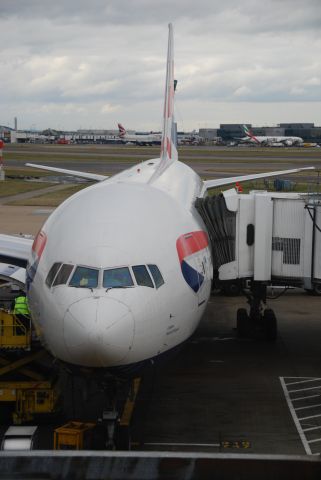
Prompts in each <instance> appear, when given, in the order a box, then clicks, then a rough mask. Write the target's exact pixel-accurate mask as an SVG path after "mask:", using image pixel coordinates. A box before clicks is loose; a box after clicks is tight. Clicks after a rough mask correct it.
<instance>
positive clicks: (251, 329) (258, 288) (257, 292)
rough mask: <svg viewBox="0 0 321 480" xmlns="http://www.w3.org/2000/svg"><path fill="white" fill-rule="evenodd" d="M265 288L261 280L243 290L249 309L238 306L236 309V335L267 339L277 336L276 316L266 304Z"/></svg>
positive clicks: (272, 339) (270, 339)
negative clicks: (245, 290) (248, 288)
mask: <svg viewBox="0 0 321 480" xmlns="http://www.w3.org/2000/svg"><path fill="white" fill-rule="evenodd" d="M266 288H267V285H266V284H265V283H263V282H254V281H252V282H251V284H250V290H249V292H245V295H246V297H247V301H248V304H249V305H250V310H249V312H247V310H246V309H245V308H239V309H238V311H237V326H236V328H237V335H238V337H240V338H242V337H263V338H265V339H266V340H268V341H271V342H273V341H275V340H276V338H277V321H276V316H275V314H274V312H273V310H271V309H270V308H267V306H266Z"/></svg>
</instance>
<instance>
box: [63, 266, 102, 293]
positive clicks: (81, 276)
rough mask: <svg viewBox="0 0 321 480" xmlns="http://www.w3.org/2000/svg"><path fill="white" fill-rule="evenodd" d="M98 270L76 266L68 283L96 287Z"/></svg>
mask: <svg viewBox="0 0 321 480" xmlns="http://www.w3.org/2000/svg"><path fill="white" fill-rule="evenodd" d="M98 274H99V270H96V269H95V268H88V267H77V268H76V270H75V272H74V274H73V276H72V277H71V280H70V283H69V285H70V286H71V287H79V288H96V287H97V285H98Z"/></svg>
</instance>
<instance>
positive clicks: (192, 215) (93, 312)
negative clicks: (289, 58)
mask: <svg viewBox="0 0 321 480" xmlns="http://www.w3.org/2000/svg"><path fill="white" fill-rule="evenodd" d="M174 130H175V129H174V62H173V32H172V25H171V24H170V25H169V39H168V56H167V74H166V88H165V99H164V118H163V133H162V145H161V152H160V158H154V159H151V160H148V161H145V162H142V163H139V164H138V165H136V166H134V167H132V168H129V169H127V170H125V171H123V172H121V173H119V174H117V175H115V176H113V177H111V178H108V177H105V176H104V175H98V174H92V173H85V172H79V171H70V170H66V169H62V168H55V167H47V166H40V165H34V164H27V165H29V166H33V167H37V168H42V169H45V170H49V171H55V172H60V173H66V174H68V175H70V174H73V175H75V176H82V177H86V178H89V179H90V180H94V181H96V182H98V183H96V184H94V185H93V186H90V187H88V188H86V189H83V190H81V191H80V192H78V193H76V194H75V195H73V196H71V197H70V198H68V199H67V200H66V201H65V202H63V203H62V204H61V205H60V206H59V207H58V208H57V209H56V210H55V211H54V212H53V213H52V214H51V216H50V217H49V218H48V220H47V221H46V222H45V224H44V225H43V227H42V229H41V231H40V232H39V233H38V235H37V236H36V238H35V239H34V241H33V243H32V241H30V240H28V239H23V241H21V239H19V238H18V239H17V237H14V236H7V235H1V236H0V254H1V255H2V258H6V262H8V259H11V262H12V263H14V262H18V261H20V263H21V262H23V261H25V262H26V260H27V259H28V265H27V268H26V290H27V295H28V299H29V304H30V309H31V313H32V320H33V322H34V325H35V328H36V331H37V334H38V335H39V337H40V339H41V341H42V343H43V345H44V346H45V347H46V348H47V349H48V350H49V351H50V352H51V353H52V355H53V356H54V357H56V358H58V359H59V360H61V361H63V362H66V363H68V364H73V365H77V366H80V367H92V368H112V369H113V371H115V369H118V370H119V369H121V370H122V371H124V370H125V371H126V370H128V369H131V370H132V369H133V368H136V367H137V366H139V367H140V366H141V365H142V364H143V363H144V362H146V361H151V360H153V361H154V360H156V359H157V358H159V357H160V356H162V355H163V354H165V353H167V352H169V351H170V350H172V349H174V348H175V347H177V346H178V345H179V344H181V343H182V342H184V341H185V340H186V339H187V338H189V337H190V336H191V335H192V333H193V332H194V331H195V329H196V327H197V326H198V324H199V321H200V319H201V317H202V315H203V313H204V311H205V309H206V305H207V302H208V299H209V296H210V292H211V285H212V277H213V266H212V253H211V247H210V244H209V235H208V231H207V228H206V226H205V224H204V222H203V220H202V218H201V216H200V215H199V213H198V211H197V210H196V208H195V201H196V199H197V198H201V197H205V196H206V195H207V191H208V189H210V188H212V187H217V186H223V185H228V184H235V183H236V182H238V181H246V180H253V179H257V178H265V177H270V176H275V175H282V174H287V173H294V172H298V171H300V170H304V168H302V169H301V168H298V169H293V170H287V171H281V172H269V173H260V174H249V175H244V176H234V177H229V178H221V179H215V180H206V181H202V179H201V178H200V177H199V176H198V175H197V173H196V172H195V171H194V170H192V169H191V168H190V167H189V166H188V165H185V164H184V163H181V162H179V161H178V158H177V149H176V145H175V141H174V140H175V133H174ZM1 255H0V261H4V260H2V259H1Z"/></svg>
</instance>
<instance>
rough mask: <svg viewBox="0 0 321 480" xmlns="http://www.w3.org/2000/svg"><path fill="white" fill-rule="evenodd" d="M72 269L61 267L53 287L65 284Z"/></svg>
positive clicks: (71, 266)
mask: <svg viewBox="0 0 321 480" xmlns="http://www.w3.org/2000/svg"><path fill="white" fill-rule="evenodd" d="M73 268H74V266H73V265H63V266H62V267H61V269H60V270H59V272H58V274H57V276H56V278H55V281H54V283H53V286H54V287H55V286H56V285H63V284H65V283H67V281H68V278H69V276H70V274H71V272H72V269H73Z"/></svg>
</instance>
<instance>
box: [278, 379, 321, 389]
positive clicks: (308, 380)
mask: <svg viewBox="0 0 321 480" xmlns="http://www.w3.org/2000/svg"><path fill="white" fill-rule="evenodd" d="M292 378H293V377H292ZM318 380H321V378H309V379H307V380H301V381H300V382H290V383H287V384H286V386H287V387H288V386H289V385H296V384H298V383H306V382H317V381H318Z"/></svg>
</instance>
